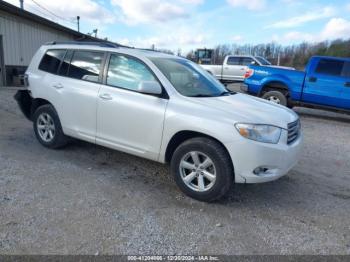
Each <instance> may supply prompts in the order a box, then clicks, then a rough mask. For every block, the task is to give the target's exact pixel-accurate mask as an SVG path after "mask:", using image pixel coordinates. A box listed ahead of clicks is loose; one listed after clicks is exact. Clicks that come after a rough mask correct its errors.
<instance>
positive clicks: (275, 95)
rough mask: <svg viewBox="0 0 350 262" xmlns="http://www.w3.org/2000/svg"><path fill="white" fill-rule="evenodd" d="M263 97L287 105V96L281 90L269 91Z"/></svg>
mask: <svg viewBox="0 0 350 262" xmlns="http://www.w3.org/2000/svg"><path fill="white" fill-rule="evenodd" d="M262 98H263V99H266V100H268V101H270V102H273V103H276V104H279V105H282V106H287V97H286V96H285V95H284V94H283V93H282V92H280V91H276V90H274V91H268V92H266V93H264V94H263V96H262Z"/></svg>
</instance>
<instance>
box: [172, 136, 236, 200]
mask: <svg viewBox="0 0 350 262" xmlns="http://www.w3.org/2000/svg"><path fill="white" fill-rule="evenodd" d="M170 166H171V173H172V175H173V176H174V179H175V182H176V184H177V185H178V187H179V188H180V189H181V191H182V192H184V193H185V194H186V195H188V196H190V197H192V198H194V199H197V200H199V201H205V202H211V201H215V200H218V199H220V198H222V197H224V196H225V195H226V194H227V193H228V191H229V190H230V189H231V188H232V185H233V182H234V170H233V166H232V161H231V158H230V156H229V154H228V153H227V151H226V149H225V148H224V147H223V146H222V145H221V144H220V143H218V142H217V141H215V140H213V139H209V138H205V137H197V138H192V139H189V140H187V141H185V142H183V143H182V144H181V145H180V146H178V148H177V149H176V150H175V152H174V154H173V156H172V159H171V165H170Z"/></svg>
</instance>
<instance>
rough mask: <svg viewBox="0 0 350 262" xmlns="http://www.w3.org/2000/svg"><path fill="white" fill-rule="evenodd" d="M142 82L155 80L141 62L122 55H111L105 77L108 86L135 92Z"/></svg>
mask: <svg viewBox="0 0 350 262" xmlns="http://www.w3.org/2000/svg"><path fill="white" fill-rule="evenodd" d="M142 81H157V80H156V79H155V77H154V76H153V74H152V72H151V71H150V70H149V69H148V68H147V66H146V65H145V64H143V63H142V62H141V61H139V60H137V59H134V58H131V57H128V56H124V55H111V59H110V61H109V66H108V75H107V84H108V85H111V86H116V87H121V88H125V89H130V90H134V91H136V90H138V87H139V84H140V83H141V82H142Z"/></svg>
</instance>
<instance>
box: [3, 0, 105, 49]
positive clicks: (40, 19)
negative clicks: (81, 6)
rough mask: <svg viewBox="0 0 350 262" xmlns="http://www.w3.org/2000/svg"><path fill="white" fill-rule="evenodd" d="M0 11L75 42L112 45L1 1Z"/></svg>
mask: <svg viewBox="0 0 350 262" xmlns="http://www.w3.org/2000/svg"><path fill="white" fill-rule="evenodd" d="M0 10H2V11H5V12H7V13H10V14H12V15H15V16H19V17H22V18H26V19H28V20H31V21H34V22H36V23H39V24H43V25H46V26H48V27H51V28H53V29H56V30H58V31H61V32H65V33H68V34H71V35H73V36H75V37H76V39H77V40H90V41H96V42H109V43H112V42H110V41H106V40H103V39H99V38H96V37H93V36H90V35H87V34H83V33H80V32H78V31H75V30H73V29H70V28H68V27H65V26H62V25H60V24H57V23H55V22H52V21H50V20H48V19H46V18H43V17H41V16H38V15H36V14H33V13H31V12H28V11H26V10H24V9H21V8H18V7H17V6H14V5H12V4H9V3H7V2H5V1H2V0H0Z"/></svg>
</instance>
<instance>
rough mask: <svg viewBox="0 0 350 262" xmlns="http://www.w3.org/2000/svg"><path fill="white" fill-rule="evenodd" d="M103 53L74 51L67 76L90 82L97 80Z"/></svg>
mask: <svg viewBox="0 0 350 262" xmlns="http://www.w3.org/2000/svg"><path fill="white" fill-rule="evenodd" d="M102 60H103V53H101V52H92V51H75V52H74V54H73V57H72V61H71V64H70V66H69V70H68V76H69V77H72V78H76V79H81V80H86V81H90V82H98V77H99V75H100V71H101V65H102Z"/></svg>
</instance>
